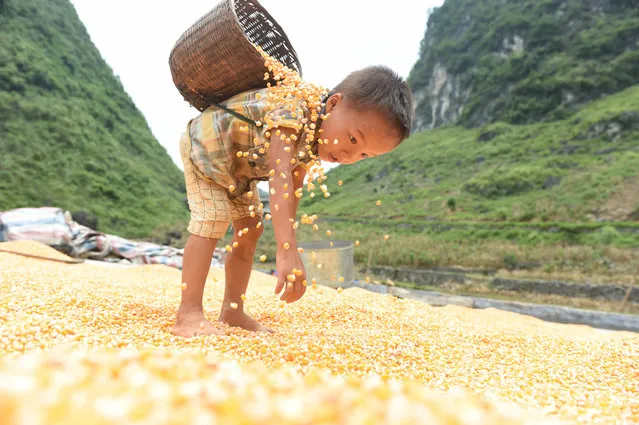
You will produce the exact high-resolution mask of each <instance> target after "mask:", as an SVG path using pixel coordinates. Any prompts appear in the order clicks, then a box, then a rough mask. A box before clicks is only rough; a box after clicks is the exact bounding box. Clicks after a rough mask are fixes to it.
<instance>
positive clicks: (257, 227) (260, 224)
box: [255, 221, 262, 229]
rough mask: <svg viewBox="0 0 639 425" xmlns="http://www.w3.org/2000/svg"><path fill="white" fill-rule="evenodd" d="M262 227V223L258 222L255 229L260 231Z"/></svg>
mask: <svg viewBox="0 0 639 425" xmlns="http://www.w3.org/2000/svg"><path fill="white" fill-rule="evenodd" d="M260 227H262V222H261V221H258V222H257V224H256V225H255V228H256V229H259V228H260Z"/></svg>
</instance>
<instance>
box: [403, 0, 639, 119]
mask: <svg viewBox="0 0 639 425" xmlns="http://www.w3.org/2000/svg"><path fill="white" fill-rule="evenodd" d="M515 40H517V41H518V42H515ZM638 43H639V8H637V4H636V1H633V0H610V1H603V0H601V1H599V0H594V1H589V2H584V1H582V0H518V1H501V2H496V1H494V0H446V2H445V3H444V5H443V6H442V7H440V8H436V9H435V10H434V12H433V13H432V14H431V15H430V17H429V19H428V29H427V31H426V34H425V37H424V39H423V41H422V44H421V53H420V59H419V60H418V62H417V63H416V64H415V66H414V67H413V69H412V71H411V73H410V76H409V84H410V86H411V88H412V89H413V91H414V92H418V91H420V90H422V89H425V88H426V87H427V86H428V84H429V83H430V82H431V76H432V75H433V70H434V69H435V65H436V64H437V63H439V64H441V66H443V67H444V68H446V70H447V72H448V73H449V74H452V75H457V76H459V84H460V86H461V90H459V91H460V92H464V91H465V90H466V89H468V90H469V96H468V99H465V101H464V109H463V113H462V116H461V120H460V124H463V125H465V126H478V125H482V124H486V123H492V122H495V121H505V122H508V123H512V124H529V123H536V122H540V121H551V120H556V119H565V118H567V117H570V116H571V115H572V114H574V113H575V112H576V111H577V110H579V108H580V107H581V106H582V105H584V104H585V103H587V102H589V101H592V100H595V99H598V98H600V97H601V96H602V95H606V94H611V93H615V92H617V91H620V90H623V89H624V88H627V87H629V86H631V85H633V84H637V83H639V48H638V47H639V44H638ZM513 46H516V47H513ZM417 106H418V108H417V113H418V114H419V115H421V116H423V117H430V116H431V113H432V110H431V103H430V100H429V98H428V97H426V98H425V99H423V100H421V101H420V102H418V105H417ZM457 106H459V105H452V106H451V108H452V107H457Z"/></svg>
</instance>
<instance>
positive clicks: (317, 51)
mask: <svg viewBox="0 0 639 425" xmlns="http://www.w3.org/2000/svg"><path fill="white" fill-rule="evenodd" d="M71 2H72V3H73V5H74V6H75V8H76V11H77V13H78V15H79V16H80V19H81V20H82V22H83V23H84V25H85V27H86V28H87V31H88V32H89V35H90V36H91V40H92V41H93V43H94V44H95V45H96V47H97V48H98V49H99V50H100V53H101V54H102V57H103V58H104V59H105V60H106V62H107V63H108V64H109V65H110V66H111V68H112V69H113V72H114V73H115V74H116V75H118V76H119V77H120V80H121V81H122V84H123V85H124V88H125V90H126V91H127V92H128V94H129V95H130V96H131V98H132V99H133V101H134V102H135V104H136V105H137V107H138V109H140V110H141V111H142V113H143V114H144V116H145V118H146V120H147V122H148V124H149V127H150V128H151V131H152V132H153V135H154V136H155V137H156V138H157V139H158V141H159V142H160V143H161V144H162V145H163V146H164V147H165V148H166V150H167V152H168V153H169V155H170V156H171V158H173V161H174V162H175V163H176V164H177V165H178V167H180V169H182V168H183V167H182V161H181V159H180V155H179V148H178V140H179V137H180V134H182V132H183V131H184V129H185V127H186V123H187V122H188V120H189V119H191V118H192V117H194V116H195V115H197V113H198V111H197V110H196V109H195V108H192V107H190V106H189V105H188V103H187V102H186V101H184V100H183V99H182V97H181V96H180V94H179V92H178V91H177V89H176V88H175V86H174V85H173V80H172V78H171V72H170V70H169V65H168V58H169V53H170V51H171V49H172V48H173V46H174V44H175V42H176V41H177V39H178V38H179V37H180V35H181V34H182V33H183V32H184V31H185V30H186V29H187V28H188V27H190V26H191V25H192V24H193V23H194V22H195V21H196V20H197V19H199V18H200V17H201V16H202V15H204V14H206V13H207V12H208V11H209V10H211V9H212V8H213V7H214V6H215V5H216V4H217V3H218V2H219V0H208V1H205V0H179V1H178V0H174V1H157V0H154V1H150V0H108V1H106V0H71ZM260 3H261V4H262V5H263V6H264V7H265V8H266V9H267V10H268V11H269V13H270V14H271V16H273V18H275V20H276V21H277V22H278V23H279V24H280V25H281V26H282V28H283V29H284V31H285V32H286V34H287V35H288V37H289V40H290V41H291V43H292V44H293V47H294V48H295V50H296V51H297V54H298V56H299V59H300V62H301V64H302V67H303V72H304V79H305V80H307V81H309V82H312V83H315V84H319V85H322V86H325V87H327V88H331V87H333V86H335V85H337V84H338V83H339V82H340V81H341V80H342V79H343V78H344V77H345V76H346V75H347V74H348V73H349V72H351V71H355V70H357V69H361V68H364V67H366V66H369V65H387V66H389V67H391V68H392V69H394V70H395V71H396V72H397V73H398V74H399V75H401V76H402V77H404V78H406V77H408V73H409V72H410V70H411V68H412V66H413V64H414V63H415V61H416V60H417V56H418V53H419V44H420V41H421V39H422V38H423V36H424V32H425V30H426V20H427V17H428V11H429V9H430V8H432V7H437V6H441V4H442V3H443V0H395V1H390V2H373V1H371V0H322V1H319V2H312V1H303V0H260Z"/></svg>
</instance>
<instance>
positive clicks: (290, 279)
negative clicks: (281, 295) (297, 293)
mask: <svg viewBox="0 0 639 425" xmlns="http://www.w3.org/2000/svg"><path fill="white" fill-rule="evenodd" d="M286 279H287V280H288V281H289V282H295V275H294V274H292V273H291V274H289V275H287V276H286Z"/></svg>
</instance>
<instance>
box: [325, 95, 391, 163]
mask: <svg viewBox="0 0 639 425" xmlns="http://www.w3.org/2000/svg"><path fill="white" fill-rule="evenodd" d="M326 113H327V114H328V113H330V114H331V115H330V116H329V117H328V119H326V120H325V121H323V122H322V125H321V127H320V128H321V129H323V131H322V133H319V134H318V135H317V137H318V138H320V139H323V140H326V139H328V144H325V143H322V144H321V145H319V147H318V156H319V158H320V159H321V160H322V161H327V162H336V163H340V164H353V163H355V162H357V161H361V160H362V159H365V158H372V157H374V156H378V155H383V154H385V153H386V152H389V151H391V150H392V149H393V148H394V147H395V146H397V145H398V144H399V141H400V140H399V136H398V134H397V131H396V130H395V129H394V128H393V126H392V125H390V124H389V122H388V119H387V118H386V116H385V115H384V114H383V113H382V112H379V111H362V112H360V111H357V110H356V109H355V108H352V107H350V106H349V104H348V102H346V101H344V97H343V95H342V94H341V93H336V94H334V95H332V96H331V97H330V98H329V99H328V100H327V101H326ZM335 139H337V140H338V143H337V144H335Z"/></svg>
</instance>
